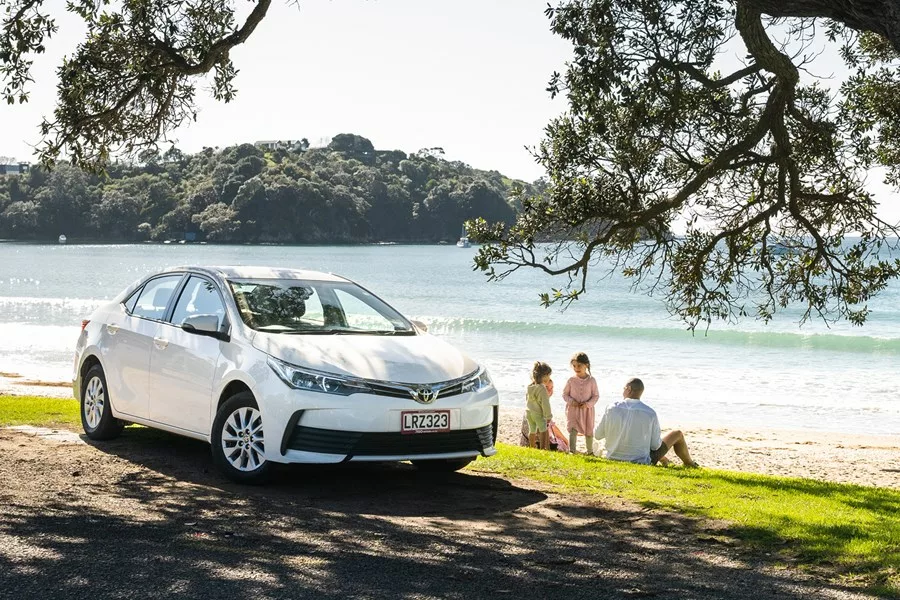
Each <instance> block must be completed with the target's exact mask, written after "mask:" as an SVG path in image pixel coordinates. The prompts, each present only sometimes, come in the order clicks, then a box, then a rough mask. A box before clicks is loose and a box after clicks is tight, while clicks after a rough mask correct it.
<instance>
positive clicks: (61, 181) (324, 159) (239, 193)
mask: <svg viewBox="0 0 900 600" xmlns="http://www.w3.org/2000/svg"><path fill="white" fill-rule="evenodd" d="M288 146H289V147H288ZM442 154H443V153H442V152H441V151H440V149H438V148H434V149H430V150H424V151H419V152H418V153H414V154H409V155H407V154H405V153H404V152H401V151H399V150H390V151H381V150H375V148H374V147H373V145H372V142H370V141H369V140H367V139H366V138H363V137H361V136H358V135H353V134H341V135H337V136H335V137H334V138H333V139H332V141H331V143H330V144H329V145H328V146H327V147H324V148H309V145H308V143H306V141H305V140H302V141H301V142H297V143H290V144H280V145H279V147H277V148H274V149H271V148H265V147H258V146H254V145H253V144H242V145H240V146H234V147H230V148H226V149H224V150H221V151H219V150H213V149H212V148H206V149H204V150H203V151H202V152H199V153H197V154H193V155H187V154H184V153H182V152H181V151H179V150H177V149H175V148H172V149H170V150H168V151H167V152H165V153H164V154H162V155H160V154H158V153H155V152H145V153H144V154H142V155H141V156H140V161H141V162H140V164H122V163H117V164H113V165H110V167H109V169H108V173H107V175H106V176H105V177H100V176H95V175H90V174H87V173H84V172H82V171H79V170H77V169H74V168H73V167H71V166H69V165H67V164H64V163H63V164H59V165H58V166H56V167H55V168H54V169H53V170H52V171H50V172H47V171H46V170H44V169H42V168H40V167H33V168H32V169H31V170H30V171H29V172H28V173H27V174H24V175H21V176H17V175H6V176H3V175H0V238H6V239H17V240H55V239H56V238H57V236H59V235H60V234H65V235H66V236H67V237H68V238H69V239H86V240H104V241H139V240H170V239H172V240H181V239H184V237H185V234H188V237H189V238H193V237H195V238H196V239H197V240H209V241H216V242H274V243H353V242H377V241H397V242H437V241H441V240H446V241H454V240H456V239H457V238H458V237H459V233H460V228H461V225H462V223H463V222H464V221H465V220H466V219H470V218H473V217H484V218H485V219H487V220H488V221H505V222H512V221H513V219H514V215H515V211H516V201H515V200H513V199H512V197H511V192H512V190H513V188H514V187H522V188H524V189H525V191H526V193H534V192H535V191H536V190H535V189H534V188H533V187H532V186H531V185H529V184H525V183H523V182H514V181H511V180H510V179H508V178H506V177H504V176H503V175H501V174H500V173H498V172H496V171H480V170H478V169H473V168H472V167H470V166H468V165H466V164H464V163H461V162H451V161H447V160H444V159H443V158H442Z"/></svg>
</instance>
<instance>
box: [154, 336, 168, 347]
mask: <svg viewBox="0 0 900 600" xmlns="http://www.w3.org/2000/svg"><path fill="white" fill-rule="evenodd" d="M153 344H154V345H155V346H156V347H157V348H159V349H160V350H165V349H166V346H168V345H169V342H168V340H164V339H162V338H153Z"/></svg>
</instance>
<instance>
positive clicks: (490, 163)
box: [0, 0, 570, 181]
mask: <svg viewBox="0 0 900 600" xmlns="http://www.w3.org/2000/svg"><path fill="white" fill-rule="evenodd" d="M48 2H49V5H50V6H58V7H59V9H58V10H56V11H54V13H53V14H54V16H56V17H57V19H58V21H59V24H60V31H59V32H58V33H57V34H56V36H55V37H54V39H53V40H52V41H51V44H50V45H49V47H48V51H47V53H46V54H45V55H43V56H40V57H38V60H37V61H36V63H35V68H34V71H33V75H34V77H35V79H36V80H37V81H36V82H35V84H33V85H32V86H31V88H30V90H31V101H30V102H29V103H27V104H25V105H15V106H7V105H5V104H4V105H2V106H0V156H7V157H15V158H16V159H18V160H24V161H33V160H34V150H33V146H35V145H36V144H37V142H38V141H39V137H40V136H39V133H38V125H39V124H40V122H41V119H42V117H43V116H44V115H50V114H52V110H53V104H54V101H55V97H56V78H55V75H54V74H53V73H54V69H55V68H56V66H58V65H59V63H60V59H61V57H62V56H63V55H64V54H66V53H69V52H71V51H72V50H73V49H74V47H75V46H76V44H77V43H78V41H79V40H80V36H81V35H82V33H83V28H82V27H81V26H80V23H79V22H78V20H77V19H74V18H72V17H71V16H70V15H67V14H66V13H65V11H64V9H63V6H64V3H63V2H62V1H61V0H48ZM239 4H240V3H239ZM546 6H547V2H546V0H490V1H485V0H452V1H447V0H299V2H297V3H295V4H290V3H288V2H287V1H285V0H275V2H273V5H272V7H271V8H270V9H269V13H268V15H267V16H266V18H265V19H264V20H263V21H262V22H261V23H260V25H259V27H258V28H257V30H256V31H255V32H254V33H253V35H252V36H251V37H250V39H249V40H248V41H247V42H246V43H244V44H243V45H241V46H238V47H237V48H235V49H234V50H232V52H231V57H232V59H233V61H234V63H235V66H236V67H237V68H238V69H239V70H240V73H239V75H238V77H237V79H236V82H235V83H236V86H237V88H238V96H237V98H236V99H235V100H234V101H232V102H231V103H229V104H223V103H220V102H217V101H215V100H213V99H212V97H211V95H210V93H209V88H208V85H206V84H203V85H201V86H200V88H199V89H198V100H199V107H200V112H199V115H198V118H197V121H196V122H194V123H191V124H190V125H189V126H187V127H183V128H181V129H180V130H178V131H177V132H176V133H175V134H174V136H173V137H174V139H175V140H176V145H177V146H178V147H179V148H180V149H181V150H183V151H185V152H195V151H198V150H200V149H202V148H203V147H204V146H212V147H215V146H221V147H224V146H228V145H232V144H237V143H242V142H253V141H256V140H271V139H299V138H303V137H305V138H307V139H309V140H310V142H312V143H313V144H314V145H315V144H316V142H317V141H319V140H322V139H328V138H331V137H332V136H333V135H335V134H338V133H356V134H360V135H363V136H365V137H367V138H369V139H370V140H372V143H373V144H374V145H375V147H376V148H378V149H381V150H391V149H399V150H403V151H406V152H415V151H417V150H419V149H421V148H430V147H433V146H440V147H442V148H443V149H444V151H445V152H446V158H448V159H450V160H461V161H463V162H466V163H468V164H470V165H472V166H474V167H477V168H481V169H496V170H498V171H500V172H501V173H504V174H505V175H508V176H511V177H515V178H519V179H524V180H526V181H533V180H535V179H537V178H538V177H540V176H542V175H543V169H542V167H540V166H539V165H537V164H536V163H535V162H534V159H533V157H532V156H531V154H530V153H529V152H528V150H527V149H526V147H533V146H535V145H537V144H538V143H539V142H540V140H541V137H542V136H543V128H544V127H545V126H546V125H547V123H548V122H549V121H550V120H551V119H552V118H553V117H554V116H556V115H558V114H559V113H561V112H563V111H564V110H565V102H564V100H562V99H557V100H551V99H550V96H549V94H548V93H547V92H546V87H547V82H548V81H549V79H550V76H551V74H552V73H553V71H555V70H556V71H559V70H562V68H563V66H564V63H565V61H566V60H567V59H568V56H569V54H570V45H569V44H568V43H567V42H565V41H563V40H561V39H560V38H557V37H556V36H554V35H553V34H552V33H551V32H550V30H549V21H548V19H547V18H546V16H545V15H544V9H545V8H546Z"/></svg>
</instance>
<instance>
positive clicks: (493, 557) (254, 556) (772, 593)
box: [0, 428, 866, 600]
mask: <svg viewBox="0 0 900 600" xmlns="http://www.w3.org/2000/svg"><path fill="white" fill-rule="evenodd" d="M0 456H2V457H3V459H2V460H0V506H2V508H3V510H2V511H0V598H4V599H5V598H10V599H13V598H15V599H22V598H28V599H31V598H35V599H37V598H41V599H43V598H66V599H70V598H71V599H78V598H84V599H105V598H133V597H139V598H149V597H157V598H169V597H178V598H210V599H212V598H215V599H224V598H254V599H260V598H264V599H268V598H272V599H275V598H278V599H284V598H460V599H462V598H465V599H467V600H468V599H472V598H486V597H492V598H517V599H523V598H559V599H566V600H569V599H577V598H591V599H597V598H667V599H668V598H696V599H713V598H715V599H720V598H736V599H750V598H752V599H753V600H760V599H765V598H773V599H774V598H778V599H792V598H796V599H800V598H804V599H805V598H837V599H844V598H848V599H849V598H864V597H866V596H864V595H861V594H858V593H855V592H853V591H852V590H850V589H845V588H842V587H840V586H837V585H835V584H829V583H826V581H827V578H826V577H825V576H824V575H822V574H816V573H801V572H799V571H798V570H796V569H794V568H792V567H791V566H790V564H788V563H785V561H784V560H782V559H779V558H776V557H775V556H770V555H766V554H759V553H755V552H751V551H749V550H748V549H746V548H744V547H742V546H741V544H740V543H739V542H736V541H734V540H733V539H732V538H729V537H728V536H727V535H726V534H725V533H724V532H723V531H722V529H721V527H720V526H718V525H717V524H715V523H704V522H699V521H695V520H691V519H689V518H685V517H681V516H678V515H672V514H668V513H664V512H657V511H653V510H645V509H641V508H640V507H637V506H634V505H629V504H624V503H604V504H599V503H596V502H589V501H584V500H580V499H578V498H571V497H563V496H558V495H554V494H552V493H549V492H548V491H546V490H543V489H539V488H536V487H534V484H527V483H522V482H517V481H507V480H505V479H501V478H498V477H494V476H484V475H478V474H472V473H463V474H455V475H451V476H445V477H427V476H423V475H420V474H419V473H417V472H416V470H415V469H414V468H413V467H411V466H409V465H392V466H379V465H369V466H361V467H356V466H349V465H348V466H345V467H339V468H335V467H330V468H309V467H304V468H297V467H290V468H284V469H282V470H280V472H279V473H278V476H277V477H276V480H275V481H274V482H273V483H272V484H271V485H269V486H266V487H258V488H253V487H241V486H237V485H233V484H231V483H228V482H227V481H226V480H224V479H223V478H222V477H221V476H219V475H218V474H217V473H216V472H215V470H214V469H213V467H212V464H211V460H210V457H209V450H208V446H207V445H205V444H203V443H201V442H196V441H193V440H188V439H185V438H179V437H176V436H172V435H168V434H163V433H160V432H155V431H152V430H148V429H143V428H129V429H126V431H125V433H124V434H123V436H122V437H121V438H119V439H118V440H115V441H112V442H104V443H93V442H92V443H90V444H88V443H85V441H84V440H83V439H82V438H81V437H80V436H78V435H77V434H74V433H65V432H64V433H63V434H61V435H57V436H55V437H51V438H46V437H39V436H36V435H33V434H29V433H26V432H23V431H14V430H10V429H0Z"/></svg>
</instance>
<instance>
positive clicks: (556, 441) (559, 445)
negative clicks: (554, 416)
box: [519, 416, 569, 452]
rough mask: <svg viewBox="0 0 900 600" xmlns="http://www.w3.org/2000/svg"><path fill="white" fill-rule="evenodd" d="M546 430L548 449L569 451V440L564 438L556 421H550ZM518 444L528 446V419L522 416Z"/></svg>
mask: <svg viewBox="0 0 900 600" xmlns="http://www.w3.org/2000/svg"><path fill="white" fill-rule="evenodd" d="M547 432H548V433H549V434H550V450H558V451H560V452H568V451H569V440H567V439H566V436H564V435H563V433H562V431H561V430H560V428H559V427H558V426H557V425H556V423H554V422H553V421H550V424H549V425H548V426H547ZM519 445H520V446H528V419H527V418H526V417H524V416H523V417H522V435H521V436H520V437H519Z"/></svg>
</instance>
